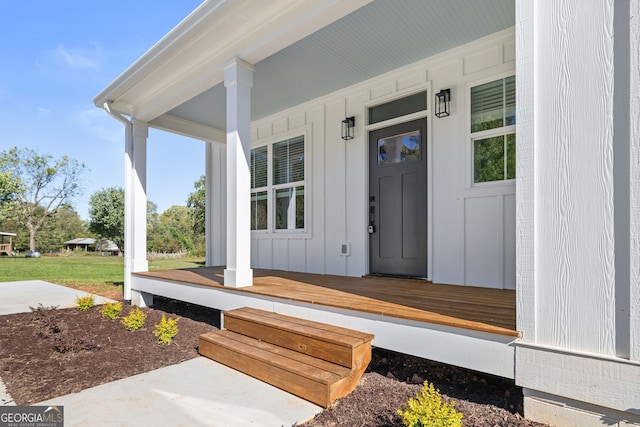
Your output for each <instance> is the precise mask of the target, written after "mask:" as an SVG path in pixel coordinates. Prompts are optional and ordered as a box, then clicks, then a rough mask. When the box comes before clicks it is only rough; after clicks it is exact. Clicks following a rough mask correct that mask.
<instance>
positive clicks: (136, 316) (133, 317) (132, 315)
mask: <svg viewBox="0 0 640 427" xmlns="http://www.w3.org/2000/svg"><path fill="white" fill-rule="evenodd" d="M146 320H147V313H145V312H144V311H142V310H140V307H136V308H134V309H133V310H131V311H130V312H129V314H128V315H127V316H125V317H123V318H122V324H123V325H124V327H125V328H126V329H127V330H128V331H137V330H138V329H142V328H143V327H144V322H145V321H146Z"/></svg>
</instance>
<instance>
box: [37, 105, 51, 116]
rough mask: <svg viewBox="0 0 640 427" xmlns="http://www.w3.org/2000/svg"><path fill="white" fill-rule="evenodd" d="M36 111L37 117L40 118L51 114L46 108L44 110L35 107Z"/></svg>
mask: <svg viewBox="0 0 640 427" xmlns="http://www.w3.org/2000/svg"><path fill="white" fill-rule="evenodd" d="M36 110H37V111H38V116H40V117H42V116H47V115H49V114H50V113H51V110H49V109H48V108H44V107H36Z"/></svg>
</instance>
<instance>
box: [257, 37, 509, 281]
mask: <svg viewBox="0 0 640 427" xmlns="http://www.w3.org/2000/svg"><path fill="white" fill-rule="evenodd" d="M514 72H515V32H514V30H513V29H510V30H505V31H502V32H500V33H496V34H494V35H492V36H489V37H486V38H484V39H481V40H478V41H476V42H474V43H471V44H468V45H465V46H461V47H458V48H456V49H453V50H451V51H448V52H445V53H443V54H440V55H437V56H436V57H433V58H428V59H425V60H423V61H420V62H419V63H415V64H413V65H411V66H408V67H405V68H403V69H400V70H397V71H395V72H393V73H388V74H386V75H383V76H380V77H378V78H375V79H372V80H370V81H367V82H364V83H362V84H359V85H357V86H354V87H350V88H348V89H346V90H343V91H340V92H338V93H334V94H331V95H329V96H326V97H323V98H321V99H318V100H315V101H313V102H310V103H307V104H305V105H301V106H297V107H295V108H292V109H290V110H288V111H285V112H283V113H281V114H278V115H275V116H272V117H269V118H266V119H263V120H260V121H257V122H254V123H253V126H252V138H251V139H252V146H253V147H256V146H261V145H264V144H265V143H272V142H278V141H280V140H284V139H287V138H290V137H292V136H295V135H298V134H301V133H305V132H306V135H307V139H306V153H305V157H306V161H307V163H306V179H307V182H306V190H305V197H306V199H307V200H306V209H307V217H306V226H307V230H306V231H305V233H291V232H276V233H264V232H254V233H253V234H252V267H253V268H268V269H282V270H291V271H301V272H309V273H320V274H335V275H348V276H360V275H363V274H366V273H367V272H368V240H369V237H368V234H367V232H366V227H367V221H368V214H367V210H368V206H369V204H368V137H367V130H366V129H365V120H366V117H367V107H369V106H373V105H376V104H379V103H384V102H387V101H389V100H391V99H395V98H398V97H402V96H404V95H408V94H411V93H415V92H418V91H420V90H425V89H426V90H427V91H428V99H429V110H430V112H429V114H432V111H431V110H432V107H433V102H434V100H433V99H434V93H435V92H437V91H439V90H440V89H442V88H451V93H452V101H451V110H452V113H451V116H449V117H446V118H441V119H438V118H436V117H435V116H434V117H429V119H428V125H429V130H428V137H427V138H428V149H427V152H428V155H430V156H431V158H430V159H429V162H428V164H429V168H430V170H429V172H428V180H429V185H428V186H429V191H430V192H431V194H429V205H430V206H429V212H430V213H431V215H432V218H431V222H430V224H429V225H430V227H431V228H430V230H429V232H430V242H429V254H428V260H429V264H430V265H429V276H430V277H429V278H430V279H431V280H433V281H434V282H440V283H449V284H458V285H473V286H485V287H496V288H507V289H515V184H514V183H509V184H506V185H504V184H503V185H489V186H485V187H483V188H471V185H470V180H471V146H470V135H469V133H468V129H469V122H470V115H469V111H468V105H469V95H468V94H469V90H470V89H469V85H470V84H473V85H475V84H477V83H484V82H487V81H491V80H494V79H498V78H501V77H505V76H506V75H512V74H514ZM352 115H355V117H356V135H355V139H353V140H350V141H343V140H342V139H341V138H340V122H341V121H342V120H343V119H344V118H345V117H347V116H352ZM343 243H349V244H350V249H351V251H350V256H343V255H341V254H340V248H341V245H342V244H343Z"/></svg>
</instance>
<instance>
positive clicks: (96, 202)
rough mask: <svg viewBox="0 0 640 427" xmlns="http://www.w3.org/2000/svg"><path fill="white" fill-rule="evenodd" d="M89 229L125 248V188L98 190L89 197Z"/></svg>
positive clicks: (121, 248)
mask: <svg viewBox="0 0 640 427" xmlns="http://www.w3.org/2000/svg"><path fill="white" fill-rule="evenodd" d="M89 218H90V219H89V231H91V232H92V233H96V234H97V235H98V236H100V237H101V238H103V239H109V240H112V241H113V242H114V243H115V244H116V245H118V248H119V249H120V250H121V251H122V250H123V249H124V190H123V189H122V188H118V187H111V188H107V189H104V190H100V191H96V192H95V193H93V194H92V195H91V199H89Z"/></svg>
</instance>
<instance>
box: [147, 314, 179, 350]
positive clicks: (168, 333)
mask: <svg viewBox="0 0 640 427" xmlns="http://www.w3.org/2000/svg"><path fill="white" fill-rule="evenodd" d="M178 320H180V318H179V317H178V318H175V319H171V318H169V319H167V318H166V317H165V316H164V314H163V315H162V320H160V323H158V324H157V325H156V326H155V330H154V331H153V334H154V335H155V336H156V338H157V339H158V344H162V345H167V344H170V343H171V341H172V340H173V337H175V336H176V335H178Z"/></svg>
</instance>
